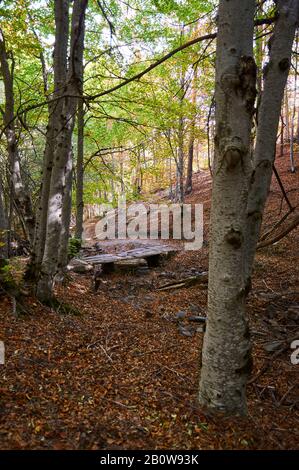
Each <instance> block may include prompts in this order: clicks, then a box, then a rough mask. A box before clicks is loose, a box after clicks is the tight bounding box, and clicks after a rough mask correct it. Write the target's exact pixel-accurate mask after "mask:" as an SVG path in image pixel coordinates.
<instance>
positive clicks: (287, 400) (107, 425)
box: [0, 157, 299, 450]
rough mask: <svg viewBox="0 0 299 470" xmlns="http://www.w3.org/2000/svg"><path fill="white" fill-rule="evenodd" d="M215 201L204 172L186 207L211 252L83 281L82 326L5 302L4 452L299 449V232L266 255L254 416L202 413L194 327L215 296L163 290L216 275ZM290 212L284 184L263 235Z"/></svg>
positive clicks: (69, 289)
mask: <svg viewBox="0 0 299 470" xmlns="http://www.w3.org/2000/svg"><path fill="white" fill-rule="evenodd" d="M288 163H289V160H288V158H287V157H284V158H279V159H278V160H277V164H276V166H277V169H278V171H279V174H280V176H281V179H282V181H283V183H284V186H285V188H286V189H287V190H288V196H289V198H290V200H291V201H292V203H293V204H294V205H296V204H298V200H299V168H298V169H297V173H296V174H291V173H290V172H289V171H288ZM210 197H211V179H210V176H209V173H208V172H200V173H197V174H196V175H195V176H194V191H193V193H192V195H191V196H189V197H188V198H187V202H202V203H204V221H205V237H204V238H205V244H204V247H203V249H202V250H200V251H198V252H193V251H190V252H188V251H181V252H180V253H179V254H177V255H176V256H175V257H173V258H172V259H170V260H168V261H167V262H166V263H165V265H164V266H161V267H159V268H154V269H151V270H146V269H144V270H141V269H137V270H135V271H134V272H132V271H122V272H116V273H113V274H111V275H109V276H105V277H104V278H103V279H102V282H101V285H100V288H99V290H98V292H94V291H93V290H92V288H91V284H92V280H91V275H90V274H85V275H82V274H72V276H71V280H70V282H68V283H67V284H66V285H65V286H59V287H58V288H57V296H58V297H59V298H60V299H61V300H63V301H67V302H68V303H70V304H72V305H74V306H75V307H76V308H77V309H78V310H79V311H80V315H77V316H74V315H70V314H69V315H63V314H62V313H57V312H54V311H52V310H50V309H48V308H46V307H44V306H42V305H41V304H39V302H38V301H36V299H34V298H30V297H28V307H29V308H30V314H28V315H24V316H20V317H19V318H17V319H15V318H14V317H13V316H12V313H11V312H12V305H11V300H10V299H9V298H6V297H4V298H1V299H0V311H1V316H0V332H1V333H0V339H1V340H4V342H5V348H6V363H5V365H4V366H1V365H0V448H1V449H109V450H111V449H186V450H187V449H295V448H299V434H298V418H299V401H298V389H299V382H298V377H299V374H298V367H299V365H292V363H291V359H290V356H291V354H292V349H291V348H290V344H291V342H292V340H293V339H296V338H297V339H299V290H298V274H299V256H298V255H299V253H298V252H299V249H298V248H299V230H298V228H297V229H296V230H294V231H292V232H291V233H290V234H289V235H288V236H287V237H285V238H284V239H282V240H281V241H280V242H279V243H277V244H275V245H272V246H270V247H268V248H264V249H261V250H260V251H259V252H258V255H257V259H256V263H255V275H254V279H253V290H252V292H251V294H250V296H249V298H248V313H249V317H250V324H251V332H252V341H253V356H254V370H253V372H252V379H251V382H250V383H249V385H248V417H247V418H234V419H232V418H225V417H214V416H209V415H207V414H206V413H204V412H203V411H202V410H200V409H199V407H198V405H197V390H198V380H199V377H198V374H199V366H198V364H199V355H200V350H201V347H202V340H203V332H202V327H201V325H200V324H198V325H197V324H195V323H192V322H191V321H189V320H190V316H194V315H201V316H204V315H205V314H206V305H207V290H206V288H205V286H201V285H200V284H197V285H194V286H190V287H189V288H181V289H177V290H169V291H162V292H161V291H158V290H157V287H159V286H161V285H163V284H166V283H169V282H171V281H174V280H176V279H177V280H179V279H182V278H185V277H188V276H190V275H192V274H194V273H195V274H196V273H197V272H201V271H207V269H208V238H207V235H208V222H209V210H210ZM286 210H287V206H286V203H285V201H284V200H283V199H282V194H281V191H280V189H279V187H278V185H277V182H276V180H275V179H273V183H272V189H271V194H270V198H269V202H268V205H267V210H266V214H265V220H264V230H267V229H268V228H269V227H271V226H272V225H273V224H274V223H275V221H277V220H278V219H279V218H280V217H281V216H282V215H283V214H284V213H285V212H286ZM113 249H114V248H113ZM18 263H19V265H21V264H22V260H19V261H18ZM232 328H233V325H232Z"/></svg>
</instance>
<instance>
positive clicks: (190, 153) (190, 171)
mask: <svg viewBox="0 0 299 470" xmlns="http://www.w3.org/2000/svg"><path fill="white" fill-rule="evenodd" d="M196 78H197V73H196V71H195V72H194V77H193V86H192V99H191V101H192V104H193V106H196V95H197V93H196ZM195 122H196V116H194V118H193V119H192V122H191V129H190V137H189V145H188V165H187V176H186V183H185V194H190V193H191V192H192V176H193V160H194V144H195Z"/></svg>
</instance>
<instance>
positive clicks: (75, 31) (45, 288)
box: [37, 0, 88, 302]
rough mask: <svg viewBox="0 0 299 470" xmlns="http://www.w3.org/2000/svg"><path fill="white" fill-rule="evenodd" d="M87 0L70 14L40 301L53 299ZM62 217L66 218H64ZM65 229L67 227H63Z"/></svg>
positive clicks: (39, 289) (79, 3) (79, 84)
mask: <svg viewBox="0 0 299 470" xmlns="http://www.w3.org/2000/svg"><path fill="white" fill-rule="evenodd" d="M87 3H88V0H75V1H74V6H73V15H72V31H71V49H70V65H69V71H68V76H67V85H66V92H65V94H66V95H67V97H66V98H64V99H63V109H62V112H61V118H60V124H59V129H60V131H59V133H58V137H57V145H56V150H55V155H54V163H53V168H52V175H51V186H50V193H49V206H48V218H47V236H46V242H45V251H44V256H43V261H42V266H41V272H40V278H39V281H38V286H37V295H38V297H39V299H40V300H41V301H43V302H49V301H51V300H52V298H53V287H54V279H55V275H56V274H57V270H58V258H59V243H60V240H61V239H60V237H61V231H62V219H63V200H64V196H65V194H67V191H66V173H67V167H68V164H69V161H70V159H71V152H72V134H73V129H74V122H75V114H76V109H77V99H76V98H75V97H74V96H78V95H80V90H81V83H80V77H82V65H83V50H84V32H85V12H86V8H87ZM65 220H66V217H65ZM64 230H66V231H67V233H68V231H69V227H64Z"/></svg>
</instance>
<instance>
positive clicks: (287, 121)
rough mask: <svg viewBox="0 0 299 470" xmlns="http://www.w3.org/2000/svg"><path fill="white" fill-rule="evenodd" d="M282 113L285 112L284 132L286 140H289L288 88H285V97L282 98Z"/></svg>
mask: <svg viewBox="0 0 299 470" xmlns="http://www.w3.org/2000/svg"><path fill="white" fill-rule="evenodd" d="M284 110H285V111H284V114H285V130H286V132H285V134H286V141H287V142H288V143H289V142H290V110H289V93H288V88H286V90H285V99H284Z"/></svg>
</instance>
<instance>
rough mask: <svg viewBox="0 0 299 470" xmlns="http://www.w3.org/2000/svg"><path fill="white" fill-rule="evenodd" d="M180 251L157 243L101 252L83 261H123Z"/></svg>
mask: <svg viewBox="0 0 299 470" xmlns="http://www.w3.org/2000/svg"><path fill="white" fill-rule="evenodd" d="M177 251H180V250H179V249H178V248H173V247H170V246H167V245H157V246H149V247H146V246H145V247H140V248H134V249H132V250H128V251H123V252H120V253H117V254H110V253H106V254H102V255H94V256H87V257H84V258H83V261H86V262H88V263H91V264H94V265H96V264H107V263H116V262H117V261H124V260H130V259H136V258H149V257H152V256H159V255H163V254H168V253H175V252H177Z"/></svg>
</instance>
